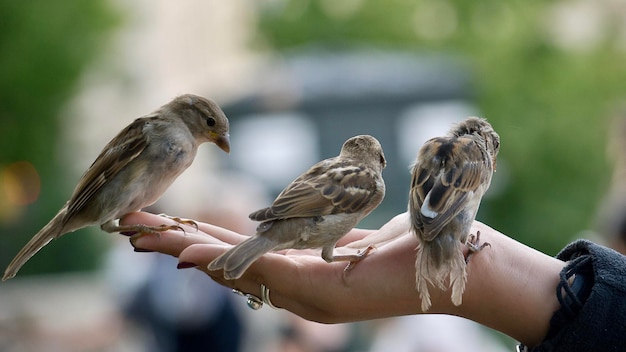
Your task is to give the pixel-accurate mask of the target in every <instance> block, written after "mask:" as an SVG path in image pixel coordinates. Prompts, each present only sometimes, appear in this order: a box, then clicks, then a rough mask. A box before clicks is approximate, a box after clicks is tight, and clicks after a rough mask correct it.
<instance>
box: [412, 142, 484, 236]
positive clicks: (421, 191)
mask: <svg viewBox="0 0 626 352" xmlns="http://www.w3.org/2000/svg"><path fill="white" fill-rule="evenodd" d="M483 149H484V148H481V147H480V146H479V145H478V144H477V143H476V142H475V140H474V138H472V137H469V136H468V137H459V138H453V139H450V138H434V139H431V140H430V141H428V142H426V144H425V145H424V146H423V147H422V149H420V155H419V157H418V163H417V164H416V165H415V166H414V170H413V178H412V187H411V196H410V201H411V202H412V208H413V209H415V211H418V212H419V219H418V220H417V222H418V225H419V226H420V227H421V228H422V229H423V237H424V239H425V240H432V239H433V238H434V237H435V236H437V235H438V234H439V232H440V231H441V229H442V228H443V227H444V226H445V225H446V224H447V223H448V222H450V220H452V219H453V218H454V217H455V216H456V215H457V214H458V213H459V212H460V211H461V210H462V209H463V208H464V207H465V206H466V205H467V204H468V202H469V201H471V200H472V199H473V195H474V194H475V193H476V192H477V191H479V187H480V186H481V185H482V184H483V183H484V182H485V181H486V180H488V178H489V175H490V174H491V167H490V161H489V160H490V159H489V156H488V155H486V151H484V150H483ZM415 205H417V208H415Z"/></svg>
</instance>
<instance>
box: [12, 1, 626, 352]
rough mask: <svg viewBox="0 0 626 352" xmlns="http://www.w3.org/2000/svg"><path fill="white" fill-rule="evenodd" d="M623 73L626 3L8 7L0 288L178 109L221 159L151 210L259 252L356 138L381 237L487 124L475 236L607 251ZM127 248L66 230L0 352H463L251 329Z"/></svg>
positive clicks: (205, 163)
mask: <svg viewBox="0 0 626 352" xmlns="http://www.w3.org/2000/svg"><path fill="white" fill-rule="evenodd" d="M624 62H626V1H624V0H595V1H593V0H572V1H569V0H560V1H543V2H523V1H512V2H501V1H495V0H476V1H472V2H467V1H463V0H436V1H435V0H418V1H411V0H394V1H385V2H380V1H369V0H343V1H332V0H264V1H250V0H248V1H244V0H233V1H215V0H210V1H205V0H187V1H183V2H168V1H156V2H155V1H147V0H135V1H125V2H124V1H120V0H94V1H89V2H83V1H70V0H64V1H55V2H49V1H43V0H34V1H28V2H19V3H18V2H13V1H6V0H1V1H0V267H1V268H4V267H6V265H7V264H8V263H9V262H10V260H11V259H12V258H13V256H14V255H15V254H16V253H17V251H18V250H19V249H20V248H21V246H22V245H23V244H24V243H26V241H27V240H28V239H29V238H30V237H31V236H32V235H33V234H34V233H36V232H37V231H38V230H39V229H40V228H41V227H42V226H43V225H45V224H46V223H47V221H48V220H50V219H51V218H52V217H53V216H54V214H55V213H56V211H58V209H60V207H61V206H62V205H63V203H64V202H65V201H66V200H67V199H68V198H69V196H70V194H71V192H72V190H73V188H74V186H75V184H76V183H77V181H78V179H79V178H80V175H81V174H82V172H83V171H84V170H85V169H86V168H87V167H88V166H89V165H90V164H91V162H92V161H93V160H94V159H95V157H96V156H97V155H98V153H99V152H100V150H101V148H102V147H103V146H104V145H105V144H106V143H107V142H108V141H109V140H110V139H111V138H112V137H113V136H114V135H115V134H116V133H117V132H118V131H119V130H121V129H122V128H123V127H124V126H126V125H127V124H128V123H129V122H130V121H132V120H133V119H134V118H136V117H139V116H141V115H144V114H146V113H149V112H151V111H153V110H155V109H156V108H157V107H159V106H160V105H162V104H164V103H166V102H167V101H169V100H170V99H171V98H172V97H174V96H176V95H178V94H182V93H196V94H200V95H204V96H209V97H212V98H213V99H215V100H217V101H218V102H219V103H220V105H221V106H223V108H224V110H225V111H226V113H227V115H228V116H229V118H230V121H231V140H232V143H233V146H232V153H231V154H230V155H228V156H226V155H221V154H223V153H219V151H217V148H210V147H206V146H205V147H203V148H201V151H200V153H199V154H198V156H197V157H196V160H195V162H194V165H192V167H191V168H190V169H188V170H187V172H185V174H183V176H181V177H180V178H179V180H178V181H177V182H176V183H175V185H174V186H173V187H172V189H171V190H170V191H169V192H168V193H167V194H166V195H165V196H164V197H163V199H162V200H161V201H160V202H159V203H158V204H157V205H156V206H155V211H157V210H158V211H159V212H161V211H162V212H166V213H168V214H172V215H181V216H184V217H190V218H194V219H198V220H203V221H210V222H214V223H217V224H220V225H222V226H225V227H228V228H231V229H233V230H236V231H240V232H242V233H252V231H253V230H254V227H255V224H254V223H252V222H251V221H249V220H248V219H247V214H248V213H250V212H251V211H254V210H256V209H258V208H261V207H264V206H266V205H267V204H268V203H269V202H270V201H271V199H273V197H274V196H275V195H276V193H277V192H278V191H280V190H281V189H282V188H283V187H284V186H285V185H286V184H287V183H288V182H289V181H290V180H291V179H293V178H294V177H295V176H297V175H298V174H300V173H301V172H302V171H304V170H306V169H307V168H308V167H309V166H310V165H312V164H313V163H314V162H316V161H318V160H320V159H322V158H326V157H329V156H333V155H336V154H337V153H338V151H339V149H340V147H341V144H342V143H343V141H344V140H345V139H347V138H349V137H351V136H353V135H356V134H362V133H368V134H372V135H374V136H376V137H377V138H378V139H379V140H380V141H381V144H382V145H383V148H384V150H385V154H386V156H387V158H388V165H389V166H388V168H387V169H386V170H385V173H384V177H385V180H386V183H387V191H388V193H387V196H386V198H385V200H384V202H383V204H382V205H381V206H380V207H379V208H378V209H377V210H376V211H375V212H374V213H372V214H371V215H370V216H369V217H368V218H367V219H365V220H364V221H363V222H362V223H361V224H360V226H361V227H370V228H375V227H377V226H380V225H381V224H383V223H384V222H386V221H387V220H389V219H390V218H391V217H392V216H393V215H394V214H397V213H399V212H402V211H404V210H405V209H406V203H407V197H406V194H407V191H408V183H409V174H408V166H409V164H410V163H411V162H412V161H413V160H414V158H415V155H416V152H417V150H418V148H419V146H420V145H421V144H422V143H423V142H424V141H425V140H426V139H427V138H429V137H432V136H434V135H440V134H443V133H445V131H446V130H447V129H448V128H449V126H450V124H451V123H453V122H455V121H458V120H461V119H463V118H465V117H466V116H468V115H479V116H482V117H486V118H487V119H488V120H489V121H490V122H491V123H492V125H493V126H494V128H495V129H496V131H497V132H498V133H499V134H500V136H501V140H502V147H501V150H500V154H499V158H498V171H497V173H496V174H495V176H494V181H493V183H492V187H491V189H490V191H489V192H488V194H487V196H486V197H485V199H484V200H483V203H482V206H481V209H480V212H479V214H478V219H479V220H481V221H483V222H486V223H487V224H489V225H490V226H492V227H494V228H496V229H498V230H500V231H501V232H503V233H505V234H508V235H510V236H511V237H514V238H515V239H517V240H519V241H521V242H523V243H525V244H527V245H529V246H531V247H534V248H536V249H538V250H541V251H543V252H545V253H547V254H549V255H555V254H556V253H557V252H558V251H559V250H560V249H561V248H562V247H563V246H565V245H566V244H567V243H569V242H570V241H572V240H573V239H576V238H579V237H588V238H592V239H594V240H596V241H601V242H605V243H609V244H614V243H615V242H612V241H613V240H615V238H619V237H616V236H617V234H618V233H620V231H621V232H623V233H626V226H623V224H624V223H626V222H624V221H623V219H624V213H626V211H624V209H625V208H626V202H624V201H622V199H623V197H621V195H623V194H624V192H625V190H626V182H624V177H623V176H624V175H626V173H625V170H626V162H624V161H622V160H621V159H620V157H621V158H622V159H623V155H624V152H625V150H624V146H625V145H626V144H623V143H622V141H623V140H624V137H625V136H626V128H623V126H622V125H624V126H626V124H620V123H619V122H616V121H619V120H621V119H624V118H626V109H624V106H626V105H624V104H625V101H626V99H625V98H626V84H625V83H624V82H626V65H624ZM609 132H611V133H609ZM609 137H611V138H609ZM620 143H622V144H620ZM607 150H608V151H609V153H608V157H607ZM198 185H201V186H202V187H198ZM218 185H219V186H218ZM118 237H121V236H114V235H107V234H104V233H103V232H101V231H100V230H99V229H97V228H94V229H85V230H81V231H77V232H76V233H74V234H70V235H67V236H65V237H63V238H61V239H58V240H56V241H54V242H53V243H51V244H50V245H48V246H47V247H46V248H45V249H44V250H42V251H41V252H40V253H38V254H37V256H35V257H34V258H33V259H32V260H31V261H29V262H28V264H27V265H26V266H25V267H24V268H23V269H22V270H21V271H20V273H19V275H18V277H17V278H15V279H13V280H11V281H9V282H5V283H1V284H0V350H2V351H39V350H41V349H42V346H45V347H46V350H48V351H158V350H159V348H162V349H161V350H163V351H174V350H178V351H183V350H185V347H187V348H190V346H201V345H200V344H201V343H209V344H212V345H211V346H213V347H203V348H204V349H205V350H208V351H211V350H215V351H218V350H220V349H218V347H216V346H218V345H223V346H226V347H224V348H223V349H221V350H226V351H229V350H230V351H235V350H241V351H262V350H266V351H274V350H283V351H370V350H371V351H375V350H385V348H389V349H388V350H390V349H392V348H395V350H396V351H435V347H436V348H437V349H436V350H437V351H451V350H459V349H458V348H456V347H454V346H452V345H447V344H446V343H444V342H442V341H441V340H439V341H435V342H433V343H432V344H431V345H428V343H430V342H428V343H427V342H426V341H427V340H428V341H430V340H429V338H430V337H433V336H435V335H437V334H436V333H435V332H433V333H429V334H426V333H425V334H424V336H422V337H421V338H418V337H417V335H416V334H414V333H413V334H412V333H411V332H415V331H425V330H424V329H425V328H424V327H425V326H431V327H432V326H437V324H436V321H435V320H432V319H439V318H444V319H454V318H450V317H434V316H424V317H406V318H398V319H389V320H384V321H375V322H367V323H359V324H342V325H332V326H324V325H319V324H313V323H308V322H304V321H301V320H300V319H297V318H295V317H294V316H293V315H290V314H289V313H286V312H277V311H271V310H269V309H263V310H261V311H259V312H252V311H250V310H249V309H247V308H246V307H245V303H244V301H243V300H242V299H241V298H238V297H236V296H234V295H232V294H230V292H228V291H227V290H222V289H221V288H220V287H218V286H215V285H212V284H210V282H209V280H206V279H205V278H204V277H203V276H202V275H200V276H193V275H194V274H190V273H187V271H184V272H185V273H182V272H183V271H181V272H177V271H176V270H173V272H169V271H168V268H169V269H171V268H172V266H173V265H175V263H176V261H175V260H173V261H169V262H168V260H169V259H167V258H165V257H164V256H159V255H156V254H150V253H146V254H136V253H133V252H132V248H131V247H130V246H129V245H128V244H127V242H126V240H125V239H123V238H118ZM172 282H176V283H177V284H176V285H177V286H173V284H171V283H172ZM199 282H203V283H204V284H199V285H198V283H199ZM205 284H206V285H205ZM181 285H183V286H184V287H185V288H186V289H185V290H183V291H184V292H180V290H171V288H172V287H181ZM202 285H205V286H202ZM196 286H200V287H196ZM168 288H169V289H170V291H168ZM171 291H176V292H171ZM231 296H233V297H231ZM207 298H210V299H207ZM168 299H170V300H171V301H168ZM163 307H168V308H171V309H163ZM198 307H201V308H198ZM199 311H201V312H202V316H201V317H198V316H196V315H198V314H196V315H194V313H198V312H199ZM426 319H431V320H426ZM218 321H219V322H222V323H221V324H217V323H216V322H218ZM226 321H228V322H230V324H226V323H224V322H226ZM454 321H455V323H459V324H460V327H459V329H460V330H462V331H464V332H467V333H468V334H471V336H474V340H476V341H479V342H478V344H477V346H478V347H476V349H472V347H471V346H469V345H468V343H467V341H473V339H472V338H469V337H468V338H467V339H465V340H463V341H464V342H466V344H465V345H464V346H463V347H464V349H465V350H470V351H472V350H476V351H478V350H481V351H485V350H486V347H485V346H486V343H487V342H486V341H487V339H489V340H491V339H492V338H495V340H496V342H494V343H495V344H496V345H494V347H493V348H494V349H493V350H494V351H496V350H502V348H501V346H502V345H501V344H500V345H498V342H500V341H504V343H505V344H508V346H507V345H505V346H506V347H504V350H510V349H511V341H509V340H506V339H505V338H503V337H502V336H500V335H498V334H495V333H493V332H491V331H487V332H486V331H485V330H484V329H481V328H479V327H477V326H474V325H471V324H469V325H467V323H468V322H466V321H463V320H461V319H454ZM157 322H159V324H157ZM268 322H269V323H268ZM445 324H446V325H445V326H449V324H452V323H451V322H446V323H445ZM226 325H228V326H226ZM220 329H226V330H220ZM434 330H435V331H436V329H434ZM208 331H211V332H212V333H211V334H209V333H208ZM403 331H406V333H405V334H404V335H398V334H400V333H402V332H403ZM484 334H487V335H484ZM215 335H217V336H228V337H230V339H226V340H228V341H220V342H217V340H219V339H218V338H216V337H215ZM483 335H484V336H487V337H484V336H483ZM198 336H200V337H198ZM320 336H321V337H320ZM401 336H404V338H402V337H401ZM407 336H410V339H409V338H408V337H407ZM158 337H160V338H161V340H159V338H158ZM483 337H484V338H483ZM163 338H165V340H166V341H163ZM203 339H205V340H210V341H201V340H203ZM447 340H448V342H450V341H449V340H450V339H449V338H448V339H447ZM401 341H404V342H406V341H410V344H407V345H406V346H399V345H398V346H395V347H392V346H393V344H394V343H395V344H397V343H399V342H401ZM321 342H324V343H321ZM196 343H197V344H198V345H195V344H196ZM177 344H178V345H181V346H182V347H181V346H178V347H177V346H176V345H177ZM155 346H158V347H155ZM380 346H383V347H380ZM429 346H430V347H429ZM433 346H435V347H433ZM480 346H482V349H481V347H480ZM498 346H500V347H498ZM198 348H199V347H198ZM377 348H378V349H377ZM429 348H430V349H429ZM192 350H193V349H192Z"/></svg>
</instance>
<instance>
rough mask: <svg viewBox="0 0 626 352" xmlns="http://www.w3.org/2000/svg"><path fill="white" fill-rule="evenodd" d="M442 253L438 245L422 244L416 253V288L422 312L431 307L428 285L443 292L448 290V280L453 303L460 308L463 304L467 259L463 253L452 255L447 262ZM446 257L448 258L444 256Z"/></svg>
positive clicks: (434, 243) (432, 243)
mask: <svg viewBox="0 0 626 352" xmlns="http://www.w3.org/2000/svg"><path fill="white" fill-rule="evenodd" d="M441 255H442V253H441V248H440V247H439V246H438V243H436V241H435V242H422V243H421V244H420V246H419V247H418V249H417V253H416V263H415V265H416V288H417V290H418V292H419V294H420V298H421V300H422V311H423V312H426V311H427V310H428V309H429V308H430V306H431V300H430V293H429V292H428V284H430V285H432V286H435V287H437V288H439V289H440V290H442V291H445V290H446V289H447V287H446V285H445V281H446V279H448V277H449V279H450V284H449V285H450V287H452V297H451V300H452V303H454V305H456V306H458V305H460V304H461V303H462V300H463V292H464V291H465V283H466V282H467V271H466V270H465V259H464V258H463V254H462V252H460V251H458V253H452V257H451V258H449V259H446V260H438V259H441V258H442V257H441ZM444 256H446V255H445V254H444Z"/></svg>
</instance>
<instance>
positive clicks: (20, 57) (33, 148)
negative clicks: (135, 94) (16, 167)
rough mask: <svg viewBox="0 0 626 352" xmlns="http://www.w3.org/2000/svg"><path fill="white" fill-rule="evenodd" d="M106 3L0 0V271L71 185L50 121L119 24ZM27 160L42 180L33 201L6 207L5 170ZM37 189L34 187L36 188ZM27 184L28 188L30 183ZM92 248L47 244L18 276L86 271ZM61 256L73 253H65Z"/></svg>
mask: <svg viewBox="0 0 626 352" xmlns="http://www.w3.org/2000/svg"><path fill="white" fill-rule="evenodd" d="M109 6H110V5H109V4H108V3H107V2H106V1H101V0H100V1H72V0H70V1H46V0H33V1H8V0H5V1H0V150H1V152H0V215H1V217H0V233H1V235H0V258H1V260H0V266H2V267H4V266H5V265H6V264H8V262H9V261H10V260H11V258H12V257H13V256H14V255H15V254H16V253H17V251H18V250H19V248H20V247H21V246H22V245H23V244H25V243H26V241H27V240H28V239H29V238H30V237H31V236H32V235H33V234H34V233H35V232H36V231H37V230H38V229H39V228H41V227H42V226H43V225H44V224H45V222H46V221H47V220H49V219H51V218H52V216H53V215H54V213H55V212H56V211H57V210H58V209H60V207H61V206H62V205H63V202H64V201H65V200H66V198H67V196H68V194H69V193H70V192H71V189H69V188H68V187H71V185H68V184H67V183H66V182H64V176H66V175H65V174H64V172H63V171H62V169H61V167H60V165H59V163H58V160H57V157H56V154H55V151H56V144H57V143H56V142H57V137H58V135H59V123H58V120H57V116H58V114H59V113H60V110H61V109H62V107H63V105H64V104H65V103H66V102H67V99H68V98H69V97H71V96H72V94H73V93H74V92H75V88H76V83H77V81H78V79H79V77H80V74H81V72H82V71H83V69H84V68H85V67H86V65H87V64H88V63H89V62H91V61H92V60H93V59H94V58H95V57H96V55H98V51H99V50H100V49H102V47H103V44H105V43H106V40H105V39H106V33H107V32H108V31H109V30H110V29H111V28H113V26H114V25H115V24H116V23H117V22H118V21H119V18H118V15H117V14H115V13H114V12H113V11H112V9H111V8H110V7H109ZM20 161H26V162H28V163H30V164H32V165H33V166H34V167H35V169H36V170H37V173H38V174H39V177H40V179H41V180H42V187H41V191H42V193H41V195H40V196H39V200H38V201H37V202H36V203H34V204H32V205H30V206H28V207H27V208H21V209H18V208H20V205H18V204H11V203H10V202H8V203H9V204H7V200H6V194H4V193H6V192H8V191H10V190H12V189H13V190H14V189H15V187H14V185H11V184H7V182H8V181H7V178H6V175H5V174H6V167H7V166H9V165H11V164H12V163H16V162H20ZM35 186H36V185H35ZM33 187H34V186H33ZM97 252H98V248H97V246H93V243H92V245H91V246H89V244H88V243H84V242H83V243H79V241H74V242H73V244H72V243H66V245H65V247H64V248H63V249H59V248H58V247H56V246H53V247H52V248H50V249H46V250H45V251H42V253H41V257H38V258H39V259H38V260H37V261H33V263H29V265H28V268H26V269H25V270H24V272H29V271H60V270H68V269H76V268H85V267H88V266H93V265H94V263H95V259H96V258H97V256H96V255H95V254H96V253H97ZM68 253H75V254H72V255H68Z"/></svg>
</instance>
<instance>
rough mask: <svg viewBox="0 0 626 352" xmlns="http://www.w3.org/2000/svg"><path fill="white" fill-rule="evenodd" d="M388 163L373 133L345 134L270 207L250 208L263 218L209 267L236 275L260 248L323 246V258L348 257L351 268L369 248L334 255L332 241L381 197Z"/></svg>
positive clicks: (226, 275) (254, 216)
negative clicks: (333, 153) (334, 149)
mask: <svg viewBox="0 0 626 352" xmlns="http://www.w3.org/2000/svg"><path fill="white" fill-rule="evenodd" d="M386 164H387V162H386V160H385V155H384V153H383V150H382V147H381V145H380V143H379V142H378V140H377V139H376V138H374V137H372V136H369V135H359V136H355V137H352V138H350V139H348V140H347V141H346V142H345V143H344V144H343V146H342V148H341V152H340V153H339V155H338V156H336V157H333V158H329V159H326V160H322V161H320V162H319V163H317V164H315V165H313V166H312V167H311V168H310V169H309V170H308V171H306V172H305V173H303V174H302V175H300V176H299V177H298V178H296V179H295V180H294V181H292V182H291V183H290V184H289V185H288V186H287V187H286V188H285V189H284V190H283V191H282V192H281V193H280V194H279V195H278V196H277V197H276V199H275V200H274V202H273V203H272V204H271V205H270V206H269V207H267V208H264V209H261V210H258V211H255V212H253V213H252V214H250V216H249V217H250V219H252V220H254V221H261V224H259V226H258V227H257V229H256V233H255V234H254V235H253V236H251V237H249V238H248V239H246V240H245V241H243V242H241V243H239V244H238V245H236V246H235V247H233V248H232V249H230V250H228V251H227V252H225V253H223V254H222V255H221V256H219V257H217V258H215V259H214V260H213V261H212V262H211V263H210V264H209V265H208V269H209V270H211V271H216V270H220V269H223V270H224V278H226V279H227V280H234V279H238V278H240V277H241V275H243V273H244V272H245V271H246V269H247V268H248V267H249V266H250V265H251V264H252V263H253V262H254V261H255V260H257V259H258V258H260V257H261V256H262V255H263V254H265V253H267V252H269V251H277V250H283V249H290V248H293V249H312V248H321V249H322V254H321V256H322V258H323V259H324V260H325V261H326V262H328V263H331V262H335V261H349V262H350V264H349V265H348V266H347V267H346V269H349V268H350V267H351V265H353V263H356V262H358V261H360V260H362V259H363V258H365V256H366V255H367V254H368V252H369V250H371V249H372V248H368V249H366V250H365V251H362V252H359V253H357V254H352V255H335V254H333V251H334V248H335V245H336V243H337V241H339V239H341V238H342V237H343V236H344V235H345V234H346V233H347V232H348V231H350V230H351V229H352V228H353V227H354V226H355V225H356V224H357V223H358V222H359V221H360V220H361V219H363V218H364V217H365V216H367V215H368V214H369V213H370V212H371V211H372V210H374V209H375V208H376V207H377V206H378V205H379V204H380V202H381V201H382V200H383V197H384V195H385V183H384V181H383V178H382V171H383V169H384V168H385V166H386Z"/></svg>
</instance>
